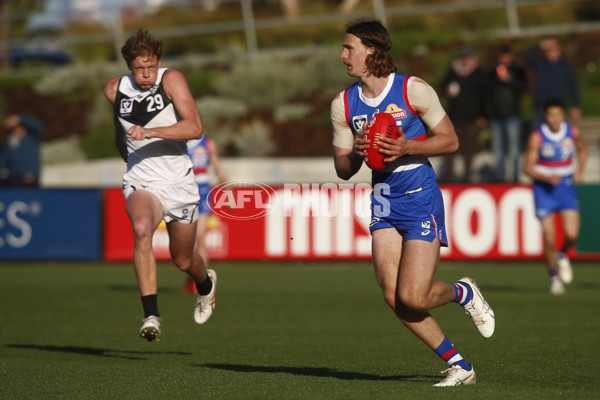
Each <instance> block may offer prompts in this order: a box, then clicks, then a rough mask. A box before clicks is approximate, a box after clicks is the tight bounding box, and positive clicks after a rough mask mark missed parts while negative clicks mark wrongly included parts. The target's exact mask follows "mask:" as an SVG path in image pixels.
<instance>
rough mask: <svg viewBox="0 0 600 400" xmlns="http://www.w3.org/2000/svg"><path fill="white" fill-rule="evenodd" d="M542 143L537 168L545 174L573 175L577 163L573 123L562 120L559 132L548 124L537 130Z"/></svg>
mask: <svg viewBox="0 0 600 400" xmlns="http://www.w3.org/2000/svg"><path fill="white" fill-rule="evenodd" d="M536 134H538V135H539V136H540V139H541V144H540V149H539V154H538V160H537V163H536V165H535V167H534V168H535V170H536V171H537V172H539V173H540V174H543V175H547V176H550V175H560V176H562V177H563V178H564V177H568V176H570V175H573V173H574V172H575V164H574V163H573V155H574V154H575V138H574V137H573V131H572V129H571V125H570V124H568V123H567V122H562V123H561V125H560V129H559V131H558V132H552V131H551V130H550V128H549V127H548V125H547V124H542V125H540V126H539V127H538V129H537V130H536Z"/></svg>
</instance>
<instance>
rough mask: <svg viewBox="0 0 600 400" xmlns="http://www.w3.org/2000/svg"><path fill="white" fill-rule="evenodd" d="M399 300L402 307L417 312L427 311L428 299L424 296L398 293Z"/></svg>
mask: <svg viewBox="0 0 600 400" xmlns="http://www.w3.org/2000/svg"><path fill="white" fill-rule="evenodd" d="M399 301H400V303H401V304H402V306H403V307H406V308H408V309H409V310H412V311H417V312H427V311H429V309H428V301H427V298H426V297H424V296H419V295H417V294H415V293H400V299H399Z"/></svg>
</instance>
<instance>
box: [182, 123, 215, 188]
mask: <svg viewBox="0 0 600 400" xmlns="http://www.w3.org/2000/svg"><path fill="white" fill-rule="evenodd" d="M209 140H210V139H209V138H208V137H207V136H206V135H203V136H202V138H200V139H193V140H188V142H187V149H188V154H189V156H190V159H191V160H192V164H193V165H194V178H195V180H196V183H208V182H209V176H208V167H209V166H210V153H209V151H208V141H209Z"/></svg>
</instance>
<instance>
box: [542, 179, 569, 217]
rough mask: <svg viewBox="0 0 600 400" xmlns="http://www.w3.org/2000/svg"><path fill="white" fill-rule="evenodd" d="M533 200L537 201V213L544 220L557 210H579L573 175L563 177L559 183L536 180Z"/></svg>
mask: <svg viewBox="0 0 600 400" xmlns="http://www.w3.org/2000/svg"><path fill="white" fill-rule="evenodd" d="M533 200H534V202H535V215H536V217H538V219H540V220H542V219H544V218H546V217H547V216H548V215H550V214H552V213H553V212H555V211H562V210H574V211H579V201H578V200H577V191H576V190H575V185H574V184H573V177H572V176H567V177H565V178H563V179H562V180H561V181H560V183H559V184H558V185H556V186H555V185H552V184H550V183H546V182H539V181H535V182H534V183H533Z"/></svg>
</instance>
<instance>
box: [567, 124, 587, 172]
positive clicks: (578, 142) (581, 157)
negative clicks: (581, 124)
mask: <svg viewBox="0 0 600 400" xmlns="http://www.w3.org/2000/svg"><path fill="white" fill-rule="evenodd" d="M571 130H572V132H573V137H574V138H575V148H576V149H577V169H576V170H575V173H574V174H573V178H574V179H575V183H581V182H583V169H584V168H585V163H586V161H587V155H588V153H587V148H586V147H585V143H584V142H583V139H582V138H581V135H580V133H579V128H577V127H576V126H571Z"/></svg>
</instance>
